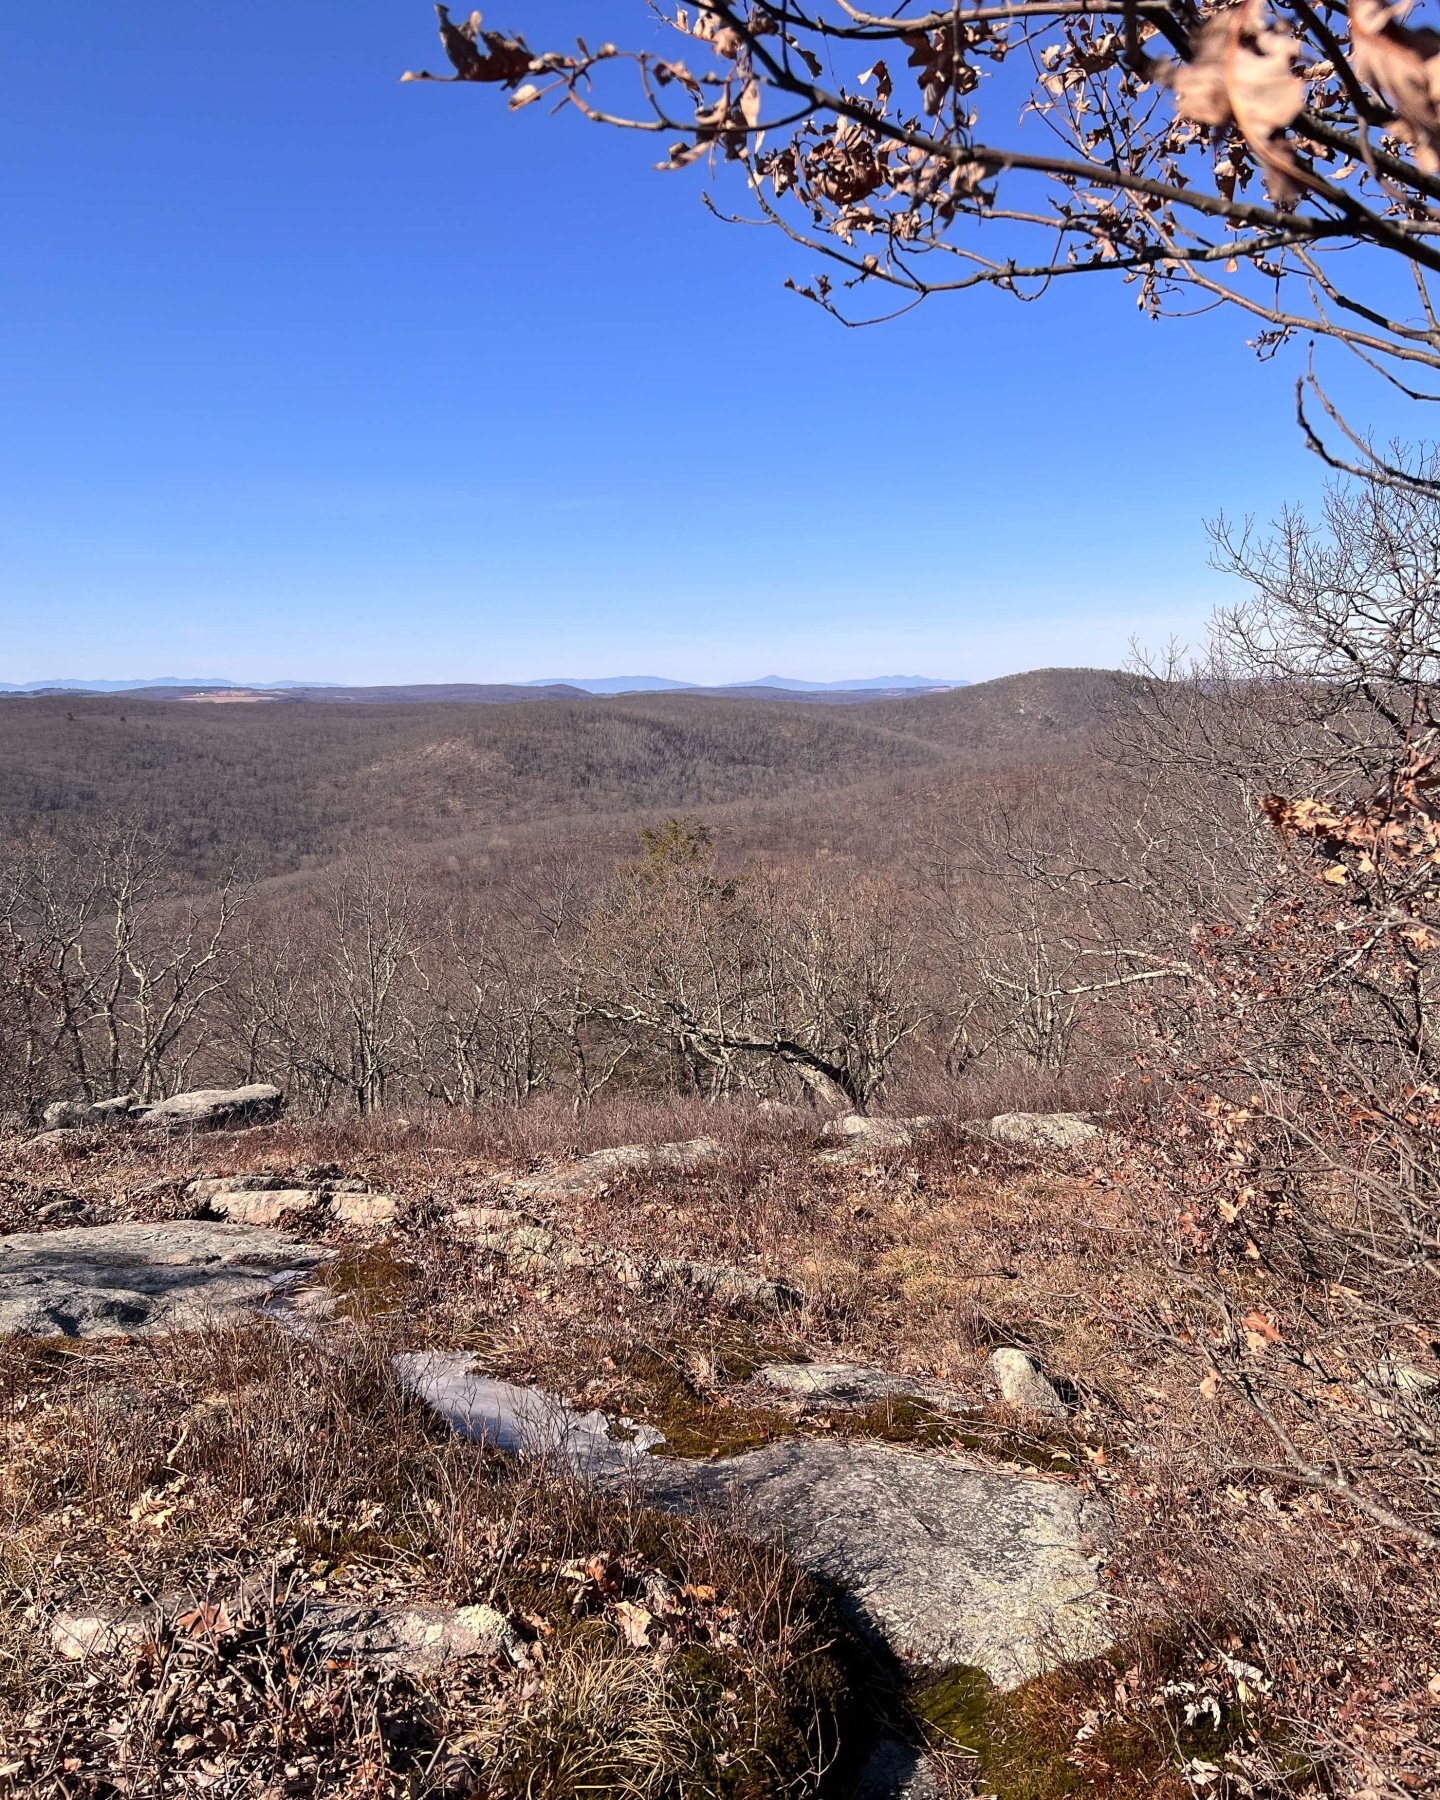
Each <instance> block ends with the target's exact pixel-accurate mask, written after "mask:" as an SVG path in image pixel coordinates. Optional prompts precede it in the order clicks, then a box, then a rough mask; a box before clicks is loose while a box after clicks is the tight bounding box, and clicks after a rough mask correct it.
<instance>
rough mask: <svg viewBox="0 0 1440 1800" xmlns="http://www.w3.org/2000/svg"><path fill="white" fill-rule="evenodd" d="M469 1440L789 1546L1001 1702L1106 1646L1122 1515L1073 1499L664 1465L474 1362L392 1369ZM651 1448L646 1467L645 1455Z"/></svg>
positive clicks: (1011, 1479)
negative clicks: (1116, 1522)
mask: <svg viewBox="0 0 1440 1800" xmlns="http://www.w3.org/2000/svg"><path fill="white" fill-rule="evenodd" d="M395 1366H396V1369H397V1372H398V1374H399V1376H400V1379H401V1381H402V1383H403V1384H404V1385H405V1387H406V1388H407V1389H409V1391H410V1392H411V1393H413V1394H415V1395H416V1396H417V1397H418V1398H419V1399H421V1400H423V1401H425V1402H426V1403H427V1404H428V1405H430V1406H432V1407H433V1408H434V1409H435V1410H436V1411H437V1412H439V1413H440V1414H441V1416H442V1417H444V1418H445V1419H447V1420H448V1421H449V1423H450V1424H451V1425H452V1426H453V1427H454V1429H455V1430H457V1431H460V1432H463V1433H464V1434H465V1435H466V1436H469V1437H472V1438H476V1439H478V1440H481V1441H483V1442H486V1443H490V1444H493V1445H494V1446H495V1447H496V1448H497V1449H501V1450H508V1451H512V1452H516V1453H520V1454H529V1455H550V1456H558V1457H560V1458H562V1459H563V1460H565V1461H566V1462H568V1463H570V1465H571V1466H572V1467H574V1468H575V1469H577V1470H578V1471H580V1472H581V1473H583V1474H587V1475H590V1476H592V1477H594V1478H596V1479H599V1480H602V1481H605V1482H612V1483H623V1484H624V1485H625V1486H626V1487H628V1488H631V1489H633V1491H634V1492H635V1494H636V1495H637V1496H638V1497H639V1498H641V1499H643V1500H644V1501H645V1502H646V1503H647V1504H649V1505H651V1506H655V1507H658V1508H660V1509H661V1510H663V1511H668V1512H681V1513H695V1512H704V1511H711V1510H713V1511H714V1512H716V1513H717V1514H718V1515H719V1516H721V1517H722V1518H724V1519H726V1520H727V1521H731V1522H733V1524H734V1526H735V1528H736V1529H738V1530H740V1531H742V1532H749V1533H751V1534H752V1535H754V1536H755V1537H756V1538H758V1539H762V1540H765V1541H771V1542H780V1543H783V1545H784V1547H785V1549H786V1551H787V1552H788V1553H789V1554H790V1555H791V1556H792V1557H793V1558H794V1560H795V1561H796V1562H797V1563H799V1564H800V1565H801V1567H803V1568H806V1569H809V1570H811V1571H813V1572H814V1573H815V1574H818V1575H821V1576H823V1577H825V1578H826V1579H827V1580H828V1581H831V1582H833V1583H834V1584H835V1586H836V1587H837V1588H838V1589H839V1590H840V1593H841V1595H842V1597H843V1598H844V1599H845V1601H846V1602H847V1603H848V1605H849V1606H850V1608H851V1610H852V1614H853V1616H854V1618H855V1622H856V1624H857V1625H858V1626H859V1627H860V1629H861V1630H863V1631H865V1632H866V1633H868V1634H870V1635H871V1636H873V1637H875V1638H877V1639H878V1640H879V1641H880V1642H882V1643H883V1644H885V1645H886V1646H887V1647H888V1648H889V1649H890V1650H891V1651H893V1652H894V1653H895V1654H896V1655H898V1656H900V1657H902V1658H904V1659H906V1660H907V1661H910V1662H913V1663H919V1664H921V1665H923V1666H927V1667H933V1668H947V1667H950V1666H951V1665H953V1664H956V1663H965V1664H968V1665H969V1666H971V1667H973V1668H979V1669H983V1670H984V1671H985V1673H986V1674H987V1675H988V1676H989V1677H990V1679H991V1680H992V1681H993V1682H994V1683H995V1684H996V1685H997V1686H998V1687H1002V1688H1008V1687H1014V1686H1017V1685H1018V1684H1019V1683H1020V1682H1022V1681H1027V1680H1029V1679H1030V1677H1031V1676H1034V1675H1038V1674H1042V1673H1043V1672H1044V1671H1045V1670H1047V1669H1051V1668H1054V1667H1055V1666H1056V1665H1057V1664H1059V1663H1063V1662H1070V1661H1073V1660H1076V1659H1078V1658H1083V1657H1087V1656H1093V1655H1097V1654H1099V1653H1100V1652H1101V1651H1103V1650H1105V1649H1106V1648H1107V1647H1108V1646H1109V1643H1110V1633H1109V1629H1108V1626H1107V1621H1106V1602H1105V1596H1104V1594H1103V1592H1102V1591H1101V1588H1100V1581H1099V1562H1100V1549H1101V1540H1102V1538H1103V1535H1104V1532H1105V1529H1106V1527H1107V1524H1108V1515H1107V1514H1106V1513H1105V1512H1104V1510H1103V1508H1101V1507H1099V1506H1098V1505H1097V1504H1095V1503H1094V1502H1087V1501H1086V1500H1085V1499H1084V1498H1083V1497H1082V1496H1081V1494H1080V1493H1079V1492H1078V1491H1077V1490H1076V1489H1074V1488H1070V1487H1064V1486H1061V1485H1060V1484H1059V1483H1057V1482H1050V1481H1043V1480H1039V1479H1034V1480H1032V1479H1027V1478H1024V1477H1019V1476H1012V1475H998V1474H992V1473H989V1472H987V1471H984V1470H980V1469H972V1468H967V1467H966V1466H965V1465H964V1464H962V1463H960V1462H957V1461H955V1460H953V1459H952V1458H950V1457H947V1456H941V1455H911V1454H906V1453H903V1452H900V1451H895V1450H890V1449H886V1448H883V1447H881V1446H879V1445H874V1444H866V1443H858V1442H856V1441H854V1440H853V1439H852V1440H849V1441H841V1442H836V1441H835V1440H833V1439H817V1438H801V1437H791V1438H783V1439H780V1440H779V1441H777V1442H775V1443H772V1444H767V1445H765V1446H764V1448H763V1449H759V1450H752V1451H748V1452H746V1453H745V1454H744V1455H742V1456H735V1457H730V1458H727V1459H725V1460H723V1461H719V1462H706V1463H701V1462H689V1461H684V1460H681V1459H680V1458H678V1457H668V1456H662V1455H657V1454H654V1453H653V1452H654V1450H655V1449H656V1448H658V1446H659V1445H661V1444H663V1442H664V1439H663V1438H662V1437H660V1435H659V1433H657V1432H655V1431H653V1430H650V1429H647V1428H644V1427H641V1428H639V1429H638V1430H637V1429H636V1428H635V1427H634V1426H633V1423H632V1422H631V1421H628V1420H621V1421H618V1426H619V1429H618V1430H617V1426H616V1422H612V1421H611V1420H610V1419H608V1418H607V1417H606V1415H605V1414H604V1413H601V1412H584V1413H582V1412H578V1411H577V1410H575V1409H574V1408H572V1407H570V1406H567V1405H566V1404H565V1403H564V1402H563V1401H562V1400H559V1399H558V1398H556V1397H555V1396H554V1395H551V1394H547V1393H546V1392H545V1391H544V1390H543V1389H540V1388H526V1387H521V1386H518V1385H517V1384H515V1383H513V1382H505V1381H497V1380H495V1379H493V1378H492V1377H490V1376H486V1375H482V1374H477V1373H474V1372H473V1370H472V1367H471V1358H469V1357H468V1356H466V1355H464V1354H463V1353H456V1354H445V1353H424V1354H419V1355H410V1356H402V1357H398V1358H397V1359H396V1365H395ZM647 1450H648V1451H650V1452H651V1453H650V1454H647Z"/></svg>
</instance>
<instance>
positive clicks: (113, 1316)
mask: <svg viewBox="0 0 1440 1800" xmlns="http://www.w3.org/2000/svg"><path fill="white" fill-rule="evenodd" d="M328 1254H329V1252H327V1251H326V1250H324V1249H322V1248H321V1247H320V1246H319V1245H315V1244H306V1243H301V1242H298V1241H297V1240H295V1239H294V1238H289V1237H286V1236H284V1235H282V1234H281V1233H280V1232H278V1231H268V1230H263V1229H260V1228H258V1227H251V1226H246V1225H235V1224H213V1223H209V1222H206V1221H201V1220H195V1219H179V1220H170V1221H165V1222H160V1223H147V1224H122V1225H90V1226H83V1225H82V1226H74V1227H71V1228H69V1229H66V1230H61V1231H44V1232H24V1233H17V1234H15V1235H13V1236H11V1237H4V1238H0V1336H8V1337H144V1336H150V1335H153V1334H155V1333H157V1332H164V1331H177V1330H193V1329H196V1328H198V1327H200V1326H203V1325H205V1324H207V1323H209V1322H210V1321H212V1320H214V1319H216V1318H217V1317H223V1316H227V1315H232V1314H234V1313H236V1312H238V1311H244V1310H247V1309H250V1308H254V1307H259V1306H264V1305H265V1304H266V1303H267V1302H269V1301H271V1300H273V1299H274V1298H276V1296H277V1295H278V1294H279V1293H280V1292H281V1290H282V1288H283V1286H284V1285H285V1283H286V1282H287V1281H289V1280H291V1279H293V1278H294V1276H295V1275H296V1274H297V1273H299V1272H302V1271H305V1270H308V1269H311V1268H313V1267H314V1266H315V1265H316V1264H317V1263H318V1262H320V1261H321V1260H322V1259H324V1258H325V1257H326V1256H327V1255H328Z"/></svg>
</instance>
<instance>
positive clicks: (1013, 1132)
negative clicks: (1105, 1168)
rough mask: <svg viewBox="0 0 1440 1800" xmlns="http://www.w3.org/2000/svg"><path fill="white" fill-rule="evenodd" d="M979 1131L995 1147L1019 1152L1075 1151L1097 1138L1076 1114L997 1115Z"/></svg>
mask: <svg viewBox="0 0 1440 1800" xmlns="http://www.w3.org/2000/svg"><path fill="white" fill-rule="evenodd" d="M980 1129H981V1130H982V1131H983V1132H984V1133H985V1135H986V1137H988V1138H992V1139H993V1140H994V1141H995V1142H996V1143H997V1144H1010V1145H1012V1146H1013V1147H1014V1148H1016V1149H1019V1150H1077V1149H1079V1147H1080V1146H1081V1145H1082V1144H1088V1143H1091V1142H1092V1141H1093V1140H1094V1139H1095V1138H1098V1137H1099V1136H1100V1128H1099V1126H1098V1125H1092V1124H1091V1122H1090V1120H1089V1119H1087V1118H1084V1117H1082V1115H1081V1114H1080V1113H1024V1112H1013V1113H997V1114H996V1116H995V1117H994V1118H993V1119H986V1120H985V1121H984V1122H983V1124H982V1125H981V1127H980Z"/></svg>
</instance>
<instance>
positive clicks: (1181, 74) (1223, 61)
mask: <svg viewBox="0 0 1440 1800" xmlns="http://www.w3.org/2000/svg"><path fill="white" fill-rule="evenodd" d="M1294 56H1295V40H1294V39H1293V38H1291V37H1290V36H1288V35H1287V34H1286V33H1285V32H1282V31H1277V30H1275V28H1274V27H1273V26H1271V25H1268V24H1267V23H1266V22H1265V10H1264V3H1263V0H1244V4H1243V5H1241V6H1233V7H1228V8H1227V9H1226V10H1225V11H1224V12H1221V13H1215V14H1213V15H1212V16H1211V17H1210V18H1209V19H1207V20H1206V22H1205V24H1204V25H1203V26H1202V27H1201V28H1200V31H1199V33H1198V35H1197V36H1196V39H1195V48H1194V55H1193V56H1192V57H1191V60H1190V61H1189V62H1188V63H1183V64H1182V65H1181V66H1180V68H1179V69H1177V70H1176V72H1175V106H1176V109H1177V111H1179V112H1180V113H1181V114H1183V116H1184V117H1185V118H1187V119H1192V120H1193V121H1194V122H1195V123H1196V124H1197V125H1210V126H1214V127H1224V126H1227V125H1233V126H1234V127H1235V129H1236V130H1237V131H1239V133H1240V134H1241V136H1242V137H1243V138H1244V139H1245V141H1246V143H1247V144H1248V145H1249V146H1250V149H1251V151H1252V152H1253V153H1254V156H1255V160H1256V161H1257V162H1258V163H1259V164H1260V167H1261V169H1262V170H1263V172H1264V175H1265V185H1266V186H1267V187H1268V188H1269V190H1270V192H1271V194H1272V195H1273V196H1274V198H1275V199H1277V200H1295V199H1298V197H1299V196H1300V194H1301V193H1302V192H1303V191H1304V190H1305V188H1306V187H1308V186H1310V185H1311V178H1310V177H1309V175H1308V174H1307V172H1306V171H1305V170H1304V169H1303V168H1302V167H1301V166H1300V163H1299V162H1298V161H1297V159H1296V157H1295V153H1294V151H1293V150H1292V149H1291V148H1290V146H1289V144H1288V143H1286V141H1285V132H1286V131H1287V130H1288V128H1289V127H1290V126H1291V125H1292V124H1293V123H1294V121H1295V119H1296V117H1297V115H1298V114H1299V112H1300V109H1301V108H1302V107H1303V106H1304V104H1305V84H1304V82H1303V81H1302V80H1301V79H1300V77H1299V76H1298V75H1297V74H1296V73H1295V71H1294V68H1293V66H1292V65H1293V61H1294Z"/></svg>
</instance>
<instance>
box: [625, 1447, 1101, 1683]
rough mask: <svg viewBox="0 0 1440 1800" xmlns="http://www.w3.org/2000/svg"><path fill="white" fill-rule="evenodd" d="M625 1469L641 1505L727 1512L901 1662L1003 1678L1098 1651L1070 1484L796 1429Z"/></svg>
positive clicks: (1078, 1506) (1083, 1519)
mask: <svg viewBox="0 0 1440 1800" xmlns="http://www.w3.org/2000/svg"><path fill="white" fill-rule="evenodd" d="M634 1479H635V1480H636V1481H637V1482H638V1483H639V1486H640V1491H641V1492H643V1494H644V1496H645V1498H646V1500H647V1501H648V1502H649V1504H651V1505H652V1506H661V1507H666V1508H670V1509H672V1510H677V1511H693V1510H695V1509H697V1508H701V1509H706V1510H708V1509H710V1508H717V1507H718V1508H720V1509H722V1510H724V1509H727V1508H730V1507H734V1508H736V1509H737V1510H736V1511H735V1513H734V1514H733V1516H734V1517H736V1518H738V1519H739V1520H741V1521H743V1522H744V1524H743V1526H742V1528H744V1529H750V1530H753V1531H755V1532H756V1533H757V1535H760V1536H763V1537H766V1538H770V1539H776V1540H779V1541H782V1542H783V1543H784V1546H785V1548H786V1550H787V1551H788V1553H789V1554H790V1555H791V1556H792V1557H793V1558H794V1559H795V1561H796V1562H798V1563H799V1564H800V1565H801V1566H802V1567H803V1568H806V1569H810V1570H812V1571H813V1572H815V1573H816V1574H819V1575H822V1576H824V1577H825V1578H826V1580H828V1581H831V1582H833V1583H834V1584H835V1585H836V1587H837V1588H838V1589H840V1591H841V1593H842V1595H843V1596H844V1597H845V1599H846V1601H847V1603H848V1605H849V1607H850V1608H851V1610H852V1612H853V1615H854V1618H855V1621H856V1623H857V1624H858V1625H859V1626H860V1628H861V1629H862V1630H864V1631H865V1632H867V1633H869V1634H871V1635H873V1636H874V1637H876V1638H878V1639H879V1640H880V1641H881V1642H882V1643H883V1644H885V1645H886V1646H887V1647H888V1648H889V1650H891V1651H892V1652H893V1653H895V1654H897V1655H899V1656H901V1657H902V1658H904V1659H906V1660H907V1661H910V1662H914V1663H919V1664H922V1665H925V1666H928V1667H932V1668H944V1667H949V1666H951V1665H953V1664H956V1663H965V1664H968V1665H969V1666H970V1667H972V1668H978V1669H983V1670H984V1672H985V1673H986V1674H987V1675H988V1676H989V1677H990V1679H991V1680H992V1681H993V1682H994V1683H995V1684H996V1685H997V1686H998V1687H1002V1688H1009V1687H1014V1686H1017V1685H1018V1684H1019V1683H1020V1682H1022V1681H1028V1680H1029V1679H1030V1678H1031V1677H1032V1676H1034V1675H1039V1674H1042V1673H1043V1672H1044V1671H1045V1670H1046V1669H1050V1668H1054V1667H1055V1666H1056V1665H1057V1664H1059V1663H1062V1662H1070V1661H1074V1660H1077V1659H1080V1658H1084V1657H1088V1656H1095V1655H1098V1654H1100V1652H1102V1651H1103V1650H1105V1649H1106V1648H1108V1646H1109V1642H1110V1633H1109V1629H1108V1626H1107V1622H1106V1605H1105V1599H1104V1596H1103V1594H1102V1592H1101V1589H1100V1583H1099V1574H1098V1554H1097V1553H1098V1550H1099V1540H1100V1536H1101V1534H1102V1533H1103V1530H1104V1528H1105V1526H1106V1523H1107V1521H1106V1517H1105V1515H1104V1513H1103V1512H1102V1511H1101V1510H1100V1509H1099V1508H1098V1507H1097V1506H1095V1505H1094V1504H1093V1503H1090V1502H1087V1501H1085V1500H1084V1499H1083V1498H1082V1496H1081V1495H1080V1494H1079V1493H1078V1492H1077V1491H1076V1490H1075V1489H1074V1488H1071V1487H1063V1486H1061V1485H1059V1484H1058V1483H1053V1482H1048V1481H1041V1480H1028V1479H1024V1478H1021V1477H1016V1476H1010V1475H995V1474H989V1473H985V1472H983V1471H981V1470H978V1469H970V1468H966V1467H964V1466H963V1465H962V1464H960V1463H958V1462H955V1461H952V1460H951V1459H949V1458H948V1457H944V1456H935V1455H925V1456H920V1455H911V1454H906V1453H903V1452H900V1451H896V1450H890V1449H884V1448H881V1447H879V1446H877V1445H870V1444H863V1443H857V1442H854V1441H850V1442H836V1441H834V1440H830V1439H826V1440H816V1439H809V1438H796V1437H791V1438H784V1439H780V1440H778V1441H777V1442H775V1443H773V1444H767V1445H765V1446H764V1447H763V1448H762V1449H759V1450H751V1451H748V1452H746V1453H745V1454H744V1455H742V1456H736V1457H731V1458H728V1459H725V1460H723V1461H719V1462H713V1463H701V1464H688V1465H687V1464H682V1463H679V1462H677V1461H675V1460H673V1459H669V1458H663V1457H650V1458H647V1459H645V1461H644V1462H643V1463H641V1464H639V1465H637V1467H636V1470H635V1471H634ZM726 1516H727V1517H728V1516H732V1515H731V1514H729V1513H728V1512H727V1513H726Z"/></svg>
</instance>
